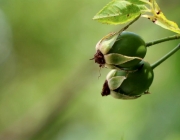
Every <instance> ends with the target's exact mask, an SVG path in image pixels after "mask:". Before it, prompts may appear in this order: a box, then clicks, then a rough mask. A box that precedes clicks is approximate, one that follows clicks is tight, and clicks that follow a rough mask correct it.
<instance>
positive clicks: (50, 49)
mask: <svg viewBox="0 0 180 140" xmlns="http://www.w3.org/2000/svg"><path fill="white" fill-rule="evenodd" d="M108 2H109V1H108V0H105V1H95V0H91V1H82V0H71V1H62V0H60V1H59V0H51V1H49V0H0V9H1V10H0V77H1V78H0V139H2V140H72V139H73V140H76V139H77V140H79V139H80V140H81V139H82V140H84V139H85V140H92V139H95V140H100V139H103V140H109V139H113V140H114V139H115V140H116V139H117V140H119V139H123V140H144V139H146V140H152V139H163V140H179V139H180V133H179V131H180V121H179V117H180V112H179V111H178V108H179V107H180V102H179V98H180V94H179V90H180V89H179V88H180V87H179V71H180V64H179V59H180V53H179V52H177V53H176V54H175V55H174V56H172V57H171V58H170V59H168V60H167V61H166V62H164V63H163V64H162V65H161V66H159V67H158V68H156V69H155V79H154V82H153V84H152V86H151V88H150V92H151V93H152V94H150V95H146V96H143V97H141V98H139V99H137V100H131V101H123V100H117V99H114V98H112V97H111V96H108V97H101V95H100V92H101V88H102V84H103V81H104V79H105V76H106V74H107V72H108V71H109V70H108V69H102V70H101V77H100V78H99V79H98V76H99V72H98V71H99V67H98V66H97V65H96V64H94V62H93V61H89V59H90V58H92V57H93V55H94V53H95V49H94V48H95V44H96V43H97V41H98V40H99V39H101V38H102V37H103V36H104V35H106V34H108V33H109V32H112V31H115V30H117V29H119V28H122V27H123V26H111V25H103V24H100V23H98V22H96V21H93V20H92V17H93V16H94V15H95V14H96V13H97V11H98V10H99V9H100V8H101V7H102V6H103V5H105V4H106V3H108ZM158 3H159V5H160V7H162V11H163V12H164V14H165V15H166V16H167V17H168V19H170V20H173V21H175V22H177V23H178V25H180V19H179V18H178V16H177V13H179V12H180V9H179V5H180V1H177V0H173V1H162V0H161V1H160V0H158ZM128 30H130V31H133V32H136V33H138V34H139V35H141V36H142V37H143V38H144V39H145V40H146V41H151V40H155V39H158V38H163V37H166V36H170V35H173V34H174V33H172V32H170V31H168V30H164V29H162V28H161V27H158V26H155V25H153V23H151V22H149V21H148V20H146V19H140V20H139V21H137V22H136V23H134V24H133V25H132V26H131V27H130V28H129V29H128ZM178 42H179V40H176V41H170V42H166V43H162V44H160V45H155V46H153V47H151V48H148V54H147V56H146V58H145V60H148V61H149V62H150V63H153V62H154V61H156V60H157V59H159V58H160V57H161V56H163V55H164V54H165V53H167V52H168V51H169V50H171V49H172V48H173V47H175V46H176V45H177V44H178Z"/></svg>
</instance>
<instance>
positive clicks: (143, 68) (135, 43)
mask: <svg viewBox="0 0 180 140" xmlns="http://www.w3.org/2000/svg"><path fill="white" fill-rule="evenodd" d="M146 51H147V48H146V43H145V42H144V40H143V39H142V38H141V37H140V36H139V35H137V34H135V33H132V32H127V31H123V32H120V33H119V32H117V33H113V34H109V35H107V36H105V37H104V38H103V39H101V40H100V41H99V42H98V43H97V45H96V54H95V55H94V60H95V63H98V64H99V65H100V67H107V68H111V69H112V70H111V71H110V72H109V73H108V75H107V77H106V80H105V82H104V85H103V90H102V93H101V94H102V96H107V95H112V96H113V97H115V98H118V99H136V98H138V97H140V96H141V95H143V94H146V93H148V89H149V87H150V85H151V84H152V81H153V78H154V73H153V69H152V68H151V66H150V64H149V63H148V62H146V61H144V60H143V58H144V56H145V55H146Z"/></svg>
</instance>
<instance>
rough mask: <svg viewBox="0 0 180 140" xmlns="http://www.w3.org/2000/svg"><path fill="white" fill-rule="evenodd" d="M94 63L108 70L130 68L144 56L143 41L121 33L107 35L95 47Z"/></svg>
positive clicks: (132, 34)
mask: <svg viewBox="0 0 180 140" xmlns="http://www.w3.org/2000/svg"><path fill="white" fill-rule="evenodd" d="M96 51H97V52H96V54H95V55H94V59H95V63H98V64H100V66H106V67H109V68H131V67H134V66H136V65H137V64H138V63H139V62H140V61H141V60H142V59H143V58H144V56H145V55H146V45H145V42H144V40H143V39H142V38H141V37H140V36H139V35H137V34H135V33H132V32H127V31H123V32H122V33H120V34H116V33H115V34H109V35H107V36H105V37H104V38H103V39H102V40H100V41H99V42H98V43H97V45H96Z"/></svg>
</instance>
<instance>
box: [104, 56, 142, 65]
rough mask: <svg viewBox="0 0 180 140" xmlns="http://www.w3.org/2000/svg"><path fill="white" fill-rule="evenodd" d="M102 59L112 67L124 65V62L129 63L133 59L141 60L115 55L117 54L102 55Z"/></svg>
mask: <svg viewBox="0 0 180 140" xmlns="http://www.w3.org/2000/svg"><path fill="white" fill-rule="evenodd" d="M104 59H105V61H106V63H107V64H113V65H120V64H124V63H126V62H129V61H132V60H135V59H138V60H142V59H141V58H139V57H129V56H125V55H122V54H117V53H111V54H107V55H104Z"/></svg>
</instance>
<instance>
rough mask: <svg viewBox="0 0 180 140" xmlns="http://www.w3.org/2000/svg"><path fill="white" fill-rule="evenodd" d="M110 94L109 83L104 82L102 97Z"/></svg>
mask: <svg viewBox="0 0 180 140" xmlns="http://www.w3.org/2000/svg"><path fill="white" fill-rule="evenodd" d="M109 94H110V89H109V87H108V81H107V80H106V81H105V82H104V85H103V89H102V92H101V95H102V96H107V95H109Z"/></svg>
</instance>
